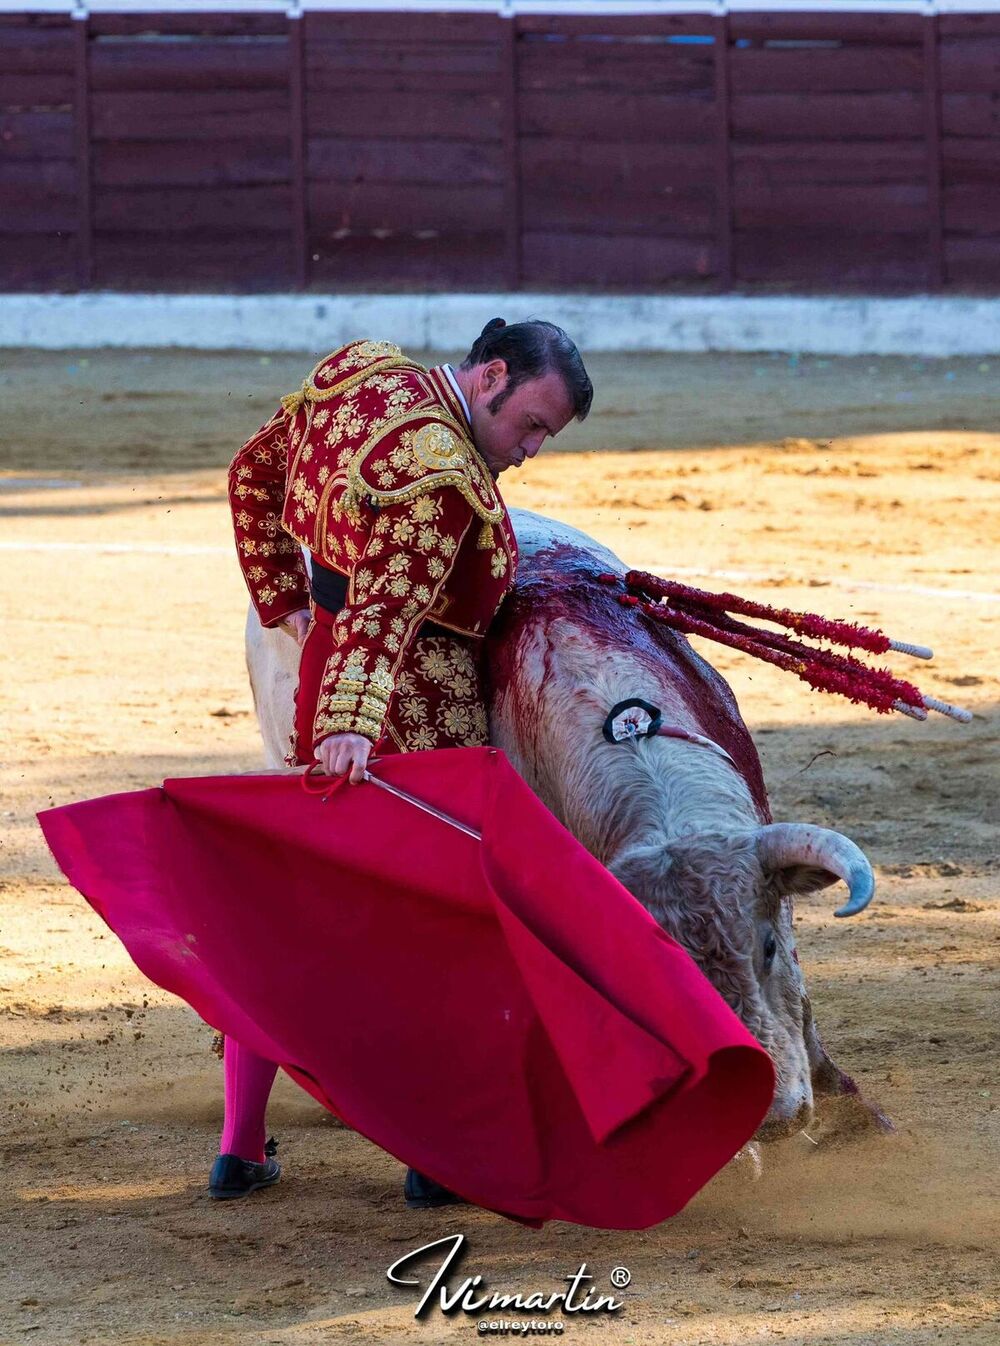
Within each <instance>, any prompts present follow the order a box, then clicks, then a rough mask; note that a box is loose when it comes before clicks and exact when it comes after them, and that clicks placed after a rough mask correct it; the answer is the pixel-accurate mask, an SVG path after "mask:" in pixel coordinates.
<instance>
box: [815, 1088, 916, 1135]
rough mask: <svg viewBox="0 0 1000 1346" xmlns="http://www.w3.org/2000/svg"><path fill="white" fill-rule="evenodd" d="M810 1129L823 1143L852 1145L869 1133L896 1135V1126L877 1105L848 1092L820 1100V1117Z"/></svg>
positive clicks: (818, 1100) (818, 1115)
mask: <svg viewBox="0 0 1000 1346" xmlns="http://www.w3.org/2000/svg"><path fill="white" fill-rule="evenodd" d="M807 1130H808V1133H809V1136H810V1137H811V1138H812V1139H813V1140H815V1141H816V1142H817V1143H818V1144H820V1145H849V1144H850V1143H851V1142H852V1141H856V1140H863V1139H865V1138H866V1137H868V1136H876V1135H881V1136H885V1135H893V1134H894V1133H895V1130H896V1128H895V1126H894V1125H893V1123H892V1121H891V1119H890V1118H889V1117H887V1116H886V1114H885V1113H884V1112H883V1111H882V1109H881V1108H879V1107H878V1106H877V1105H876V1104H874V1103H869V1102H868V1100H867V1099H865V1098H862V1097H861V1095H860V1094H850V1093H848V1094H838V1095H837V1096H836V1097H834V1098H819V1099H817V1100H816V1116H815V1118H814V1119H813V1122H812V1124H811V1125H810V1126H809V1127H808V1128H807Z"/></svg>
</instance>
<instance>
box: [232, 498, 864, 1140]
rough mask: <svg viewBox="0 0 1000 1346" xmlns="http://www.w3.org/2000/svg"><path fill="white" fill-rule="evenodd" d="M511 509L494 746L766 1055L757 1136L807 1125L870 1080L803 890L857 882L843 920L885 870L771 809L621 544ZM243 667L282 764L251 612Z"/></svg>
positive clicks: (727, 696)
mask: <svg viewBox="0 0 1000 1346" xmlns="http://www.w3.org/2000/svg"><path fill="white" fill-rule="evenodd" d="M511 517H512V520H513V522H514V526H515V530H516V534H517V541H518V547H519V550H520V565H519V569H518V579H517V585H516V587H515V588H514V590H513V591H512V592H511V594H509V595H508V597H507V600H506V601H505V603H504V604H503V606H502V608H501V610H500V613H499V614H498V617H497V619H496V620H495V621H494V623H493V625H492V626H491V629H490V633H489V635H488V637H487V640H486V643H485V650H484V674H485V679H486V685H487V700H488V710H489V720H490V738H491V742H492V743H493V744H494V745H495V746H497V747H499V748H501V749H503V751H504V752H505V753H506V754H507V756H508V758H509V759H510V761H511V763H512V765H513V766H514V767H515V768H516V769H517V771H518V772H519V773H520V774H521V776H522V777H523V778H524V779H525V781H526V782H527V783H528V785H530V786H531V788H532V789H533V790H534V791H535V793H536V794H538V795H539V797H540V798H541V799H542V800H543V802H544V803H545V804H546V805H547V806H548V808H549V809H550V810H551V811H552V813H553V814H555V816H556V817H557V818H558V819H559V820H560V821H561V822H562V823H563V824H564V826H566V827H567V828H568V829H569V831H570V832H572V833H573V835H574V836H575V837H576V838H577V839H578V840H579V841H580V842H581V843H582V844H583V845H584V846H585V847H586V848H587V850H589V851H590V852H591V854H592V855H594V856H595V858H596V859H598V860H599V861H600V862H601V863H602V864H603V865H605V866H606V867H607V868H608V869H609V870H610V871H611V872H612V873H613V874H614V875H615V876H616V877H617V878H618V879H619V880H620V882H621V883H622V884H623V885H624V886H625V887H626V888H627V889H628V890H629V891H630V892H631V893H632V894H633V895H634V896H635V897H636V898H637V899H638V901H639V902H641V903H642V905H643V906H644V907H645V908H646V909H647V910H648V911H649V912H650V914H651V915H652V916H653V917H654V918H655V920H656V921H657V922H658V923H659V924H660V925H661V926H662V928H663V929H664V930H665V931H666V932H667V933H668V934H669V935H670V936H672V938H674V939H675V940H676V941H677V942H678V943H679V944H681V945H682V947H683V948H685V949H686V950H687V952H688V953H689V954H690V955H691V957H692V958H693V959H694V960H695V961H696V962H697V964H698V965H699V967H700V968H701V969H702V971H703V972H704V974H705V975H706V976H707V977H708V979H709V980H710V981H711V982H712V984H713V985H714V986H715V988H716V990H717V991H718V992H719V993H720V994H721V995H722V997H723V998H724V999H725V1000H726V1002H727V1003H728V1004H729V1005H730V1007H731V1008H732V1009H733V1010H734V1011H735V1012H736V1013H737V1014H738V1015H739V1017H740V1019H741V1020H742V1021H743V1023H744V1024H745V1025H746V1027H747V1028H748V1029H749V1031H750V1032H751V1033H752V1034H753V1035H754V1037H756V1038H757V1040H758V1041H759V1042H760V1043H761V1044H762V1046H763V1047H764V1048H765V1049H766V1050H767V1051H768V1053H769V1054H770V1056H771V1058H772V1060H773V1062H774V1066H775V1071H776V1076H777V1084H776V1089H775V1094H774V1099H773V1102H772V1105H771V1109H770V1111H769V1113H768V1116H767V1118H766V1119H765V1122H764V1124H763V1126H762V1128H761V1130H760V1132H759V1133H758V1139H762V1140H768V1139H775V1138H777V1137H779V1136H782V1135H787V1134H791V1133H793V1132H796V1131H800V1130H802V1129H804V1128H805V1127H806V1126H807V1125H808V1123H809V1121H810V1119H811V1117H812V1115H813V1109H814V1104H815V1101H816V1099H818V1098H820V1097H822V1096H828V1095H834V1094H856V1093H857V1088H856V1086H855V1084H854V1082H853V1081H852V1080H851V1079H850V1077H849V1076H847V1075H845V1074H844V1073H843V1072H842V1071H841V1070H840V1069H838V1067H837V1066H835V1065H834V1063H833V1061H832V1060H831V1059H830V1057H829V1056H828V1054H827V1052H826V1050H825V1048H824V1046H823V1044H822V1042H821V1040H820V1037H819V1034H818V1032H817V1029H816V1024H815V1022H814V1019H813V1013H812V1007H811V1004H810V1001H809V996H808V994H807V992H806V987H805V982H804V979H803V976H802V970H801V967H800V965H799V961H798V955H797V952H796V947H795V935H794V930H793V922H792V914H793V913H792V899H793V898H794V897H795V895H797V894H804V893H809V892H813V891H815V890H817V889H820V888H824V887H826V886H828V885H830V884H833V883H836V882H837V881H838V880H843V881H844V882H845V883H846V884H847V886H848V889H849V896H848V899H847V901H846V903H845V904H844V905H843V906H842V907H840V908H839V909H838V911H837V915H838V916H850V915H854V914H855V913H856V912H859V911H861V910H862V909H863V908H864V907H865V906H866V905H867V903H868V902H869V901H870V900H871V897H872V895H873V893H874V886H875V885H874V876H873V874H872V869H871V866H870V864H869V863H868V860H867V859H866V858H865V856H864V854H863V853H862V852H861V851H860V850H859V848H858V847H857V846H856V845H855V844H854V843H853V842H852V841H850V840H849V839H848V838H847V837H845V836H842V835H841V834H840V833H837V832H834V831H830V830H829V829H826V828H822V827H817V826H813V825H811V824H806V823H774V822H772V820H771V815H770V809H769V806H768V799H767V793H766V789H765V786H764V780H763V773H762V770H761V765H760V759H759V757H758V755H757V751H756V749H755V747H754V744H753V740H752V739H751V737H750V734H749V732H748V730H747V728H746V725H745V724H744V722H743V719H742V718H741V716H740V713H739V709H738V707H737V705H736V701H735V698H734V697H733V694H732V691H731V690H730V688H729V686H728V684H727V683H726V682H725V681H724V679H723V678H722V677H721V676H720V675H719V674H718V673H717V672H716V671H715V670H714V669H713V668H712V667H711V665H709V664H708V663H707V662H706V661H705V660H704V659H702V658H700V657H699V656H698V655H697V654H696V653H695V652H694V650H693V649H692V648H691V646H690V644H689V643H688V641H687V640H686V639H685V638H684V637H683V636H681V635H678V634H677V633H675V632H673V631H672V630H670V629H669V628H667V627H665V626H663V625H662V624H661V623H659V622H656V621H655V620H653V619H652V618H650V617H648V616H647V615H645V614H644V613H642V612H641V611H640V610H639V609H636V608H630V607H623V606H622V605H621V604H619V603H618V601H617V599H616V596H615V594H614V593H612V592H611V590H610V589H609V588H608V587H607V586H606V585H605V584H602V583H601V582H600V580H599V578H598V577H599V576H600V575H602V574H615V575H623V574H624V573H625V571H626V567H625V565H624V564H623V563H622V562H621V561H620V560H619V559H618V557H616V556H615V555H614V554H613V553H611V552H610V551H608V550H607V549H606V548H605V547H603V546H601V545H600V544H599V543H597V542H595V541H594V540H593V539H592V538H589V537H587V535H586V534H584V533H582V532H579V531H578V530H577V529H574V528H570V527H569V526H568V525H565V524H561V523H557V522H555V521H553V520H551V519H547V518H544V517H542V516H540V515H536V514H531V513H529V512H527V511H524V510H512V511H511ZM247 664H248V669H249V673H250V682H251V686H252V689H253V694H254V704H255V707H256V710H257V716H258V722H259V724H260V728H261V732H262V735H263V738H264V743H265V749H266V752H267V756H268V760H269V763H270V765H272V766H279V765H280V764H281V762H282V761H283V758H284V753H285V748H286V745H287V743H288V738H289V733H290V730H291V724H292V702H293V697H294V689H295V682H296V668H297V650H296V647H295V646H294V644H293V643H292V642H291V641H290V640H289V639H288V638H287V637H286V636H284V635H282V634H281V633H279V632H276V631H273V630H264V629H262V628H261V626H260V624H259V622H258V621H257V619H256V617H255V615H254V613H253V611H252V610H251V612H250V614H249V617H248V622H247ZM623 703H624V704H625V706H626V707H627V708H626V709H625V710H624V711H621V712H620V714H619V716H618V719H617V721H616V722H612V720H611V713H612V712H613V711H614V710H615V709H616V708H619V707H621V706H622V705H623ZM638 704H642V705H643V706H644V707H646V708H647V709H646V710H645V711H644V712H643V713H644V715H645V719H646V720H647V721H649V722H650V723H651V724H659V732H657V733H656V734H655V735H651V734H643V735H640V734H637V733H625V735H624V737H622V738H621V739H620V741H619V739H617V738H616V737H615V734H614V732H610V733H607V732H605V730H606V729H607V727H608V726H609V725H610V724H612V723H614V727H615V728H616V729H620V726H621V722H622V720H623V719H624V721H626V722H627V721H628V720H629V718H630V716H631V715H632V713H633V712H632V709H631V707H634V706H636V705H638ZM654 711H655V712H657V713H658V714H657V715H656V716H652V714H651V712H654ZM633 727H634V726H633ZM871 1114H872V1117H873V1119H874V1120H875V1121H876V1123H878V1124H880V1125H883V1126H885V1125H888V1123H886V1121H885V1119H884V1118H883V1117H882V1115H881V1114H880V1113H878V1112H877V1110H876V1109H871Z"/></svg>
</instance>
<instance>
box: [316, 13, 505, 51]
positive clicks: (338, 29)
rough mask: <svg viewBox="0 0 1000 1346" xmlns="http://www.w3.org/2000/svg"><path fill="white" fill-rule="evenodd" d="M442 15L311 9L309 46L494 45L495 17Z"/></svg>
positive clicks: (484, 15) (486, 15)
mask: <svg viewBox="0 0 1000 1346" xmlns="http://www.w3.org/2000/svg"><path fill="white" fill-rule="evenodd" d="M441 8H442V12H440V13H423V14H409V13H407V12H406V11H405V10H404V9H402V8H401V9H399V10H396V11H393V12H391V13H378V12H370V11H369V12H364V13H335V12H328V13H322V12H318V11H314V10H309V11H307V12H306V14H305V15H304V17H303V22H304V23H305V25H306V44H307V47H309V48H314V47H315V44H317V43H323V42H330V43H344V42H358V41H363V42H385V43H390V44H396V43H399V44H402V43H414V44H416V45H426V44H427V43H429V42H432V43H441V44H447V45H451V44H452V43H463V42H487V43H489V42H492V41H493V40H494V30H495V25H496V22H497V19H496V16H495V15H493V14H454V13H446V12H444V11H445V10H446V9H447V5H442V7H441Z"/></svg>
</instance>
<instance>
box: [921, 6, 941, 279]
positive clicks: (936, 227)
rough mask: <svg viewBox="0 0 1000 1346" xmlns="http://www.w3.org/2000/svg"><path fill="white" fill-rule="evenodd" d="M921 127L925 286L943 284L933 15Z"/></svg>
mask: <svg viewBox="0 0 1000 1346" xmlns="http://www.w3.org/2000/svg"><path fill="white" fill-rule="evenodd" d="M924 127H925V140H926V145H927V284H928V286H929V287H930V288H931V289H932V290H939V289H940V288H941V286H942V285H943V284H944V216H943V209H942V201H941V88H940V83H939V56H938V28H937V18H936V16H935V15H929V16H928V17H927V19H926V21H925V23H924Z"/></svg>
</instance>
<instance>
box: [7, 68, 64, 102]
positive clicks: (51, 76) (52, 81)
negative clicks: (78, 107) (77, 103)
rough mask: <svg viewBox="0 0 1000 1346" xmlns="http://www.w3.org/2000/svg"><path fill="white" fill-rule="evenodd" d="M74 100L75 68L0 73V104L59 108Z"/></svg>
mask: <svg viewBox="0 0 1000 1346" xmlns="http://www.w3.org/2000/svg"><path fill="white" fill-rule="evenodd" d="M72 101H73V72H72V70H68V71H48V70H41V71H39V72H38V73H37V74H32V75H0V107H4V108H25V109H28V108H47V107H48V108H57V107H68V106H69V105H70V103H72Z"/></svg>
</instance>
